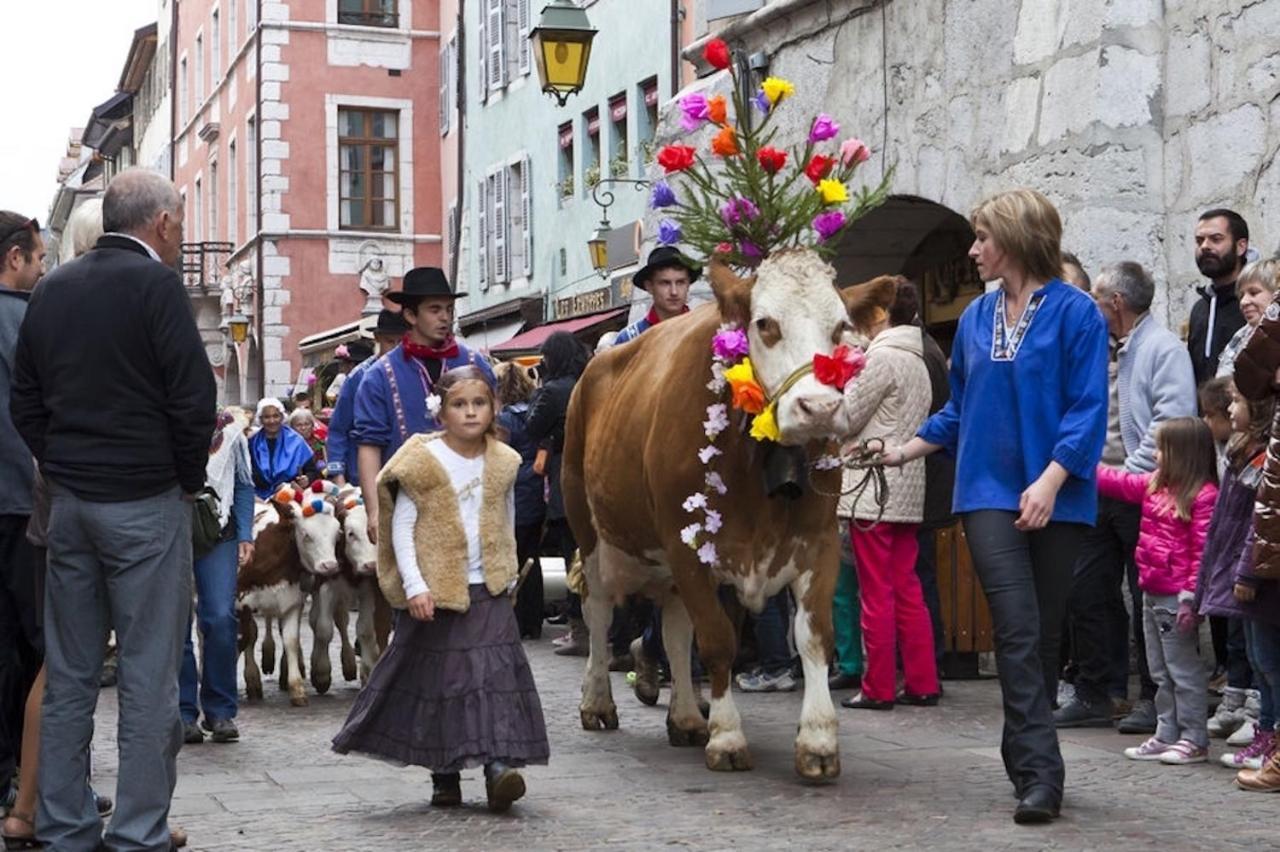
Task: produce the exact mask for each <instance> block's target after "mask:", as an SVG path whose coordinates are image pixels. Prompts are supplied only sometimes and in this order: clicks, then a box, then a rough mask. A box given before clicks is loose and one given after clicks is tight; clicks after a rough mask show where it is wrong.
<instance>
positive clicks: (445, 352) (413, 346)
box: [400, 334, 458, 361]
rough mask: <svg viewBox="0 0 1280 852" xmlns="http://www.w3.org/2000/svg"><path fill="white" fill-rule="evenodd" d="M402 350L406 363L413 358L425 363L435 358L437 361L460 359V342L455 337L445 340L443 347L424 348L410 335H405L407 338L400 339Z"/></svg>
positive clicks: (451, 336)
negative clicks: (410, 337)
mask: <svg viewBox="0 0 1280 852" xmlns="http://www.w3.org/2000/svg"><path fill="white" fill-rule="evenodd" d="M400 349H401V350H402V351H403V352H404V360H406V361H409V360H411V359H413V358H420V359H422V360H424V361H425V360H427V359H429V358H434V359H435V360H437V361H445V360H448V359H449V358H457V357H458V341H457V340H456V339H455V338H454V336H453V335H449V336H448V337H447V338H445V341H444V345H443V346H439V347H435V346H424V345H422V344H421V343H414V342H413V341H412V340H410V339H409V335H408V334H405V336H404V337H402V338H401V339H400Z"/></svg>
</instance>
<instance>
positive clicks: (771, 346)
mask: <svg viewBox="0 0 1280 852" xmlns="http://www.w3.org/2000/svg"><path fill="white" fill-rule="evenodd" d="M710 279H711V286H712V289H713V291H714V293H715V296H716V303H715V304H709V305H703V306H702V307H699V308H697V309H696V310H694V311H692V312H690V313H689V314H686V315H685V316H683V317H679V318H676V319H673V320H668V321H667V322H663V323H661V324H659V325H657V326H654V327H653V328H651V329H649V330H648V331H646V332H645V333H644V334H643V335H641V336H640V337H639V338H637V339H636V340H635V341H633V342H631V343H630V344H628V345H625V346H621V347H618V348H616V349H611V350H609V351H607V352H605V353H603V354H601V355H598V356H596V357H595V358H594V359H593V360H592V361H591V363H590V364H589V365H588V367H587V370H586V372H585V373H584V374H583V376H582V379H581V380H580V381H579V382H578V385H577V388H576V389H575V390H574V394H573V398H572V401H571V402H570V404H569V413H568V417H567V423H566V434H565V450H564V462H563V468H562V472H561V478H562V485H563V489H564V496H565V508H566V511H567V513H568V516H569V522H570V524H571V525H572V528H573V532H574V535H575V536H576V537H577V541H578V544H579V547H580V548H581V552H582V557H583V560H584V570H585V572H586V579H587V586H588V589H589V593H588V596H587V598H586V600H585V601H584V604H583V607H584V614H585V617H586V621H587V624H588V628H589V630H590V634H591V651H590V655H589V657H588V660H587V668H586V673H585V675H584V678H583V686H582V703H581V707H580V711H581V717H582V725H583V727H584V728H586V729H588V730H592V729H596V728H616V727H617V725H618V716H617V709H616V706H615V705H614V702H613V697H612V695H611V691H610V685H609V676H608V671H607V664H606V661H607V659H608V648H607V644H606V638H607V634H608V630H609V621H610V616H611V612H612V607H613V606H614V605H615V604H616V603H618V602H619V601H621V600H622V599H623V598H624V597H625V596H626V595H628V594H637V593H639V594H644V595H646V596H648V597H651V598H653V599H654V600H656V601H658V602H659V603H660V604H662V605H663V622H662V623H663V631H662V633H663V640H664V642H665V644H666V651H667V658H668V659H669V661H670V665H671V680H672V698H671V704H670V709H669V711H668V715H667V736H668V740H669V741H670V743H671V744H672V745H702V744H704V743H705V745H706V763H707V766H708V767H709V768H711V769H714V770H737V769H749V768H751V765H752V759H751V755H750V753H749V751H748V749H747V740H746V737H745V736H744V735H743V731H742V723H741V719H740V717H739V715H738V710H737V708H736V707H735V706H734V701H733V696H732V692H731V691H730V688H729V678H730V667H731V665H732V663H733V659H734V655H735V652H736V636H735V633H734V629H733V626H732V624H731V622H730V619H729V617H728V616H727V615H726V614H725V612H724V610H723V608H722V607H721V605H720V603H719V601H718V599H717V597H716V590H717V587H718V586H719V585H721V584H728V585H731V586H733V587H734V589H735V590H736V591H737V594H738V597H739V599H740V600H741V601H742V602H743V603H744V604H745V605H746V606H748V607H749V608H751V609H753V610H756V611H758V610H759V609H760V608H761V607H762V606H763V604H764V602H765V600H766V599H767V598H768V597H770V596H772V595H774V594H777V593H778V592H779V591H781V590H782V589H784V588H787V587H789V588H790V589H791V591H792V593H793V594H794V596H795V600H796V614H795V641H796V645H797V647H798V649H799V651H800V656H801V659H802V661H803V666H804V675H805V691H804V701H803V709H802V710H801V714H800V726H799V734H798V735H797V737H796V741H795V768H796V771H797V772H798V773H799V774H800V775H801V776H802V777H804V778H806V779H813V780H821V779H831V778H835V777H836V776H837V775H838V774H839V772H840V759H839V752H838V746H837V742H836V714H835V708H834V706H833V705H832V703H831V693H830V691H829V690H828V688H827V661H828V659H829V656H830V652H831V649H832V644H833V643H832V627H831V598H832V593H833V591H834V589H835V583H836V575H837V572H838V569H839V541H838V538H837V534H836V514H835V509H836V499H835V497H834V496H828V495H834V494H835V493H837V492H838V491H839V488H840V472H839V471H838V470H827V471H813V472H811V473H810V487H807V488H805V489H804V491H803V493H802V495H801V496H799V497H798V498H794V499H792V498H788V497H770V496H768V494H766V489H765V478H764V459H765V456H766V453H769V452H779V451H782V452H785V450H780V448H777V447H773V448H769V447H767V446H765V445H762V444H759V443H757V442H756V441H755V440H754V439H752V438H750V437H748V436H747V434H745V429H743V428H742V426H743V423H742V420H741V419H740V418H742V417H743V415H741V413H739V412H735V413H734V415H733V417H732V418H731V425H730V427H729V428H728V429H727V430H725V431H724V432H723V433H722V434H721V435H720V436H719V438H718V442H717V446H718V447H719V449H720V450H721V452H722V453H723V455H721V456H720V457H718V458H716V459H714V460H713V461H712V463H711V466H710V467H709V468H708V467H704V466H703V464H702V462H701V461H700V459H699V457H698V450H699V449H700V448H702V447H704V446H705V445H706V444H707V438H706V435H705V433H704V427H703V421H704V420H705V419H706V408H707V406H708V405H709V404H711V403H713V402H717V401H719V400H718V399H717V398H716V397H714V396H713V394H712V392H711V391H710V390H709V389H708V388H707V383H708V381H709V380H710V378H711V365H712V352H711V341H712V338H713V337H714V335H715V334H716V332H717V330H718V327H719V326H720V324H721V323H723V322H726V321H728V322H736V323H739V324H741V325H742V326H743V327H744V328H745V329H746V331H747V334H748V338H749V340H750V345H751V361H752V364H753V366H754V369H755V372H756V376H757V378H758V379H759V380H761V381H762V384H763V386H764V387H765V388H766V389H767V390H771V389H776V388H779V387H782V386H783V385H784V383H787V380H788V379H789V378H793V376H792V374H793V373H794V372H796V371H797V370H798V369H799V368H803V366H804V365H805V364H811V363H812V360H813V356H814V354H815V353H822V354H830V353H831V351H832V349H833V348H834V347H835V346H836V345H837V344H839V343H841V342H848V341H849V340H850V339H851V335H852V334H853V332H854V326H853V324H851V322H850V320H851V319H852V320H853V322H854V323H856V324H857V325H858V326H860V327H861V326H865V325H868V324H869V322H870V320H871V318H872V316H873V315H874V314H876V313H878V312H880V311H882V310H883V309H884V308H885V307H887V306H888V305H889V304H890V303H891V302H892V300H893V297H894V294H895V292H896V283H895V280H894V279H891V278H884V279H876V280H875V281H871V282H867V283H866V284H860V285H857V286H856V287H852V288H849V289H848V290H846V291H844V293H843V294H842V293H841V292H840V291H839V290H837V289H836V287H835V285H834V280H835V278H834V270H833V269H832V268H831V267H830V266H829V265H828V264H826V263H825V262H823V261H822V260H821V259H820V258H819V257H818V256H817V255H816V254H815V253H813V252H811V251H807V250H791V251H784V252H779V253H776V254H774V255H772V256H771V257H769V258H768V259H766V260H765V261H764V262H763V264H761V266H760V267H759V269H758V271H757V274H756V275H755V276H753V277H752V278H750V279H746V280H744V279H741V278H738V277H737V276H735V275H734V274H733V272H732V271H731V270H730V269H729V268H728V267H727V266H725V265H724V264H722V263H720V262H718V261H713V262H712V264H711V266H710ZM841 401H842V394H841V393H840V392H839V391H838V390H836V389H835V388H833V387H830V386H827V385H824V384H821V383H819V382H818V381H817V380H816V379H815V378H814V377H813V375H812V374H810V375H807V376H804V377H803V378H800V379H799V380H798V381H794V383H793V384H791V386H790V388H789V389H788V390H787V391H786V392H785V393H783V394H782V395H781V397H780V399H779V400H778V411H777V419H778V425H779V428H780V431H781V443H782V444H784V445H790V446H795V447H803V448H804V452H806V453H807V454H808V457H809V458H810V459H813V458H815V457H816V456H817V455H820V454H822V453H824V452H825V451H826V450H827V449H828V448H829V441H828V439H831V438H834V437H837V436H836V435H835V433H834V417H835V415H836V412H837V411H838V409H839V407H840V405H841ZM708 470H714V471H716V472H718V473H719V474H720V476H721V477H722V478H723V481H724V484H725V485H727V487H728V492H727V494H726V495H725V496H723V497H716V498H713V501H712V507H713V508H715V509H716V510H718V511H720V513H721V516H722V519H723V527H722V528H721V529H720V530H719V532H718V534H717V535H716V536H715V543H716V546H717V549H718V551H719V565H718V567H716V568H714V569H712V568H709V567H708V566H707V565H704V564H702V563H701V562H700V561H699V558H698V556H697V555H696V554H695V552H694V551H693V550H692V549H690V548H689V547H688V546H687V545H686V544H685V543H684V542H683V541H681V536H680V531H681V529H682V528H683V527H685V526H686V525H688V524H689V523H690V515H689V514H687V513H686V511H685V509H684V508H683V506H682V504H683V503H684V501H685V499H686V498H687V497H688V496H689V495H691V494H694V493H695V492H700V491H702V490H703V489H704V478H705V476H706V473H707V472H708ZM815 489H817V490H815ZM694 636H696V638H697V643H698V651H699V653H700V654H701V656H702V660H703V663H704V665H705V666H706V668H707V670H708V672H709V674H710V678H711V712H710V719H709V725H708V722H707V721H704V719H703V717H702V714H701V713H700V712H699V709H698V703H697V697H696V695H695V692H694V688H693V683H692V678H691V672H690V643H691V640H692V639H693V638H694Z"/></svg>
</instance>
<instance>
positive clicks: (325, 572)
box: [275, 486, 342, 577]
mask: <svg viewBox="0 0 1280 852" xmlns="http://www.w3.org/2000/svg"><path fill="white" fill-rule="evenodd" d="M275 503H276V509H277V511H279V512H280V515H281V518H287V519H288V520H289V523H290V524H291V525H292V526H293V538H294V542H295V543H296V544H297V545H298V555H299V557H300V558H301V560H302V568H303V570H305V571H306V572H307V573H309V574H314V575H316V576H317V577H332V576H333V575H335V574H337V573H338V552H337V546H338V535H339V534H340V533H341V531H342V530H341V525H340V524H339V523H338V517H337V515H336V513H335V512H334V506H333V502H332V500H329V499H326V498H325V496H324V495H322V494H321V493H317V492H314V491H308V492H303V491H300V490H298V489H290V488H288V487H287V486H286V487H285V488H282V489H281V490H280V491H278V492H277V493H276V496H275Z"/></svg>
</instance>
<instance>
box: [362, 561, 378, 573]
mask: <svg viewBox="0 0 1280 852" xmlns="http://www.w3.org/2000/svg"><path fill="white" fill-rule="evenodd" d="M360 573H361V574H377V573H378V563H377V562H366V563H364V564H363V565H361V566H360Z"/></svg>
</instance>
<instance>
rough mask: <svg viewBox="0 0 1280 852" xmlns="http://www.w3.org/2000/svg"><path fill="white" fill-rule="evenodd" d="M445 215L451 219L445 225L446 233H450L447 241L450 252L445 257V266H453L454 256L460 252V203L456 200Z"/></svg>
mask: <svg viewBox="0 0 1280 852" xmlns="http://www.w3.org/2000/svg"><path fill="white" fill-rule="evenodd" d="M445 215H446V216H447V217H448V219H449V221H448V222H445V227H446V228H447V229H448V230H447V232H446V233H448V235H449V238H448V243H446V245H447V246H448V251H449V253H448V255H447V257H446V258H445V266H453V258H454V256H455V255H456V254H457V252H458V203H457V202H456V201H455V202H454V203H453V204H450V205H449V210H448V212H447V213H446V214H445Z"/></svg>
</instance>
